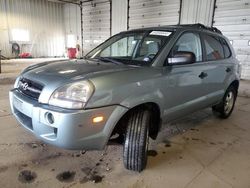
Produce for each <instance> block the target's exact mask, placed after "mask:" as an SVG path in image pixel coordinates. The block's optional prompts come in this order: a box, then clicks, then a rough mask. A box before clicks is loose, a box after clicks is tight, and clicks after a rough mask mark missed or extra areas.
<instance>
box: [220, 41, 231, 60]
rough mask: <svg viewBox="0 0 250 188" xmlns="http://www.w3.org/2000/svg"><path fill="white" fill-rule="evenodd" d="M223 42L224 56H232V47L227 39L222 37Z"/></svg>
mask: <svg viewBox="0 0 250 188" xmlns="http://www.w3.org/2000/svg"><path fill="white" fill-rule="evenodd" d="M221 44H222V46H223V49H224V56H225V58H229V57H230V56H231V51H230V48H229V46H228V44H227V42H226V40H225V39H221Z"/></svg>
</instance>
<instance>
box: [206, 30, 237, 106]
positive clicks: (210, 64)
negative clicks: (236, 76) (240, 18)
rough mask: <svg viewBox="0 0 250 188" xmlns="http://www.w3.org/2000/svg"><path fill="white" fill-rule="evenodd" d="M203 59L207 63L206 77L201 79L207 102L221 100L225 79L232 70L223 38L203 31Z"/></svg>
mask: <svg viewBox="0 0 250 188" xmlns="http://www.w3.org/2000/svg"><path fill="white" fill-rule="evenodd" d="M202 40H203V44H204V59H205V62H206V64H207V68H206V73H207V78H206V79H204V80H203V82H204V85H206V87H205V90H206V93H207V98H208V99H209V100H208V101H207V102H208V104H209V103H210V104H213V103H216V102H218V101H220V100H221V98H222V97H223V95H224V93H225V85H226V80H228V77H229V76H230V73H231V72H232V71H233V66H234V64H233V62H231V60H230V56H231V51H230V49H229V47H228V45H227V43H226V41H225V39H223V38H221V37H219V36H217V35H210V34H206V33H203V34H202Z"/></svg>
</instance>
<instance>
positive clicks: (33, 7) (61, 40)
mask: <svg viewBox="0 0 250 188" xmlns="http://www.w3.org/2000/svg"><path fill="white" fill-rule="evenodd" d="M0 20H1V21H0V37H1V38H0V48H1V50H2V54H3V55H6V56H11V44H10V40H11V30H12V29H14V28H17V29H26V30H29V32H30V38H31V41H30V42H29V43H28V44H22V45H21V46H22V51H23V52H30V51H31V53H32V55H33V56H34V57H41V56H62V55H63V54H64V51H65V34H64V22H63V5H62V4H60V3H54V2H48V1H46V0H0Z"/></svg>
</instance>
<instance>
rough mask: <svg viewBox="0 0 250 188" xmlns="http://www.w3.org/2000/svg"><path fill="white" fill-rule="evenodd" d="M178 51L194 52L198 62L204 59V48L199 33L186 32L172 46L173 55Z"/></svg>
mask: <svg viewBox="0 0 250 188" xmlns="http://www.w3.org/2000/svg"><path fill="white" fill-rule="evenodd" d="M177 52H192V53H194V55H195V59H196V62H197V61H202V48H201V40H200V36H199V34H196V33H184V34H183V35H182V36H181V37H180V38H179V39H178V41H177V42H176V44H175V45H174V47H173V48H172V51H171V54H170V56H171V57H174V55H175V54H177Z"/></svg>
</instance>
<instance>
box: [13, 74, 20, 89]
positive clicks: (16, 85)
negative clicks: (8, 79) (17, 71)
mask: <svg viewBox="0 0 250 188" xmlns="http://www.w3.org/2000/svg"><path fill="white" fill-rule="evenodd" d="M20 78H21V77H20V76H19V77H17V79H16V81H15V83H14V88H18V84H19V81H20Z"/></svg>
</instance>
